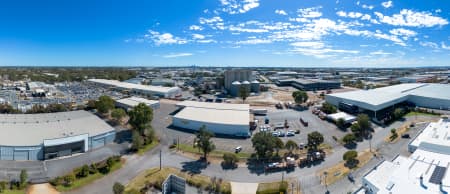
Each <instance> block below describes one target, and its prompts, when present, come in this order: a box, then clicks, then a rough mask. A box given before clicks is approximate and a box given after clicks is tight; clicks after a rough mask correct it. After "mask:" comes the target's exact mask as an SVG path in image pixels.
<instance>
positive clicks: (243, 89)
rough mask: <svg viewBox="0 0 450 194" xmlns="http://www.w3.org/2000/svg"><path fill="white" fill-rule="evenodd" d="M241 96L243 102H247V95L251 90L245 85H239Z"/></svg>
mask: <svg viewBox="0 0 450 194" xmlns="http://www.w3.org/2000/svg"><path fill="white" fill-rule="evenodd" d="M238 95H239V97H240V98H241V99H242V102H245V100H246V99H247V97H248V96H249V95H250V91H248V88H247V87H245V86H241V87H239V94H238Z"/></svg>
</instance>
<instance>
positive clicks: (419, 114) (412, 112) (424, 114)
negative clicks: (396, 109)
mask: <svg viewBox="0 0 450 194" xmlns="http://www.w3.org/2000/svg"><path fill="white" fill-rule="evenodd" d="M405 116H407V117H409V116H438V115H437V114H431V113H424V112H414V111H411V112H409V113H408V114H406V115H405Z"/></svg>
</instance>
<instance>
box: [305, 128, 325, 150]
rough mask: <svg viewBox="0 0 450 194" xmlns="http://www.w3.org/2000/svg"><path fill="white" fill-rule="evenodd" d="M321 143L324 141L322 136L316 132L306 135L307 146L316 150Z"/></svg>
mask: <svg viewBox="0 0 450 194" xmlns="http://www.w3.org/2000/svg"><path fill="white" fill-rule="evenodd" d="M323 141H324V138H323V135H322V134H321V133H319V132H318V131H313V132H311V133H308V146H310V147H313V148H314V149H317V146H319V145H320V144H321V143H323Z"/></svg>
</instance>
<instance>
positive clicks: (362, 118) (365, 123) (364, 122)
mask: <svg viewBox="0 0 450 194" xmlns="http://www.w3.org/2000/svg"><path fill="white" fill-rule="evenodd" d="M356 120H357V122H358V125H359V128H360V131H361V133H362V134H363V135H366V134H367V132H368V131H369V130H370V129H371V128H372V124H371V123H370V119H369V116H367V115H366V114H359V115H358V117H357V119H356Z"/></svg>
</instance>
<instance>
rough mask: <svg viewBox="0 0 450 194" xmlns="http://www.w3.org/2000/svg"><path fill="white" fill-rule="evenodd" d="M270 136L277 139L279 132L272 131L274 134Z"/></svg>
mask: <svg viewBox="0 0 450 194" xmlns="http://www.w3.org/2000/svg"><path fill="white" fill-rule="evenodd" d="M272 136H274V137H278V136H280V132H279V131H274V132H272Z"/></svg>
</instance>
